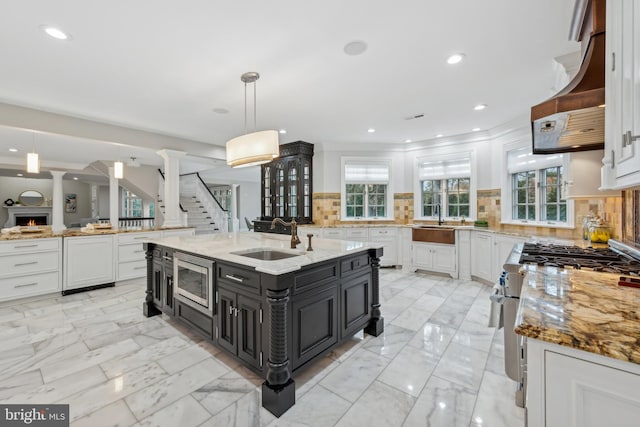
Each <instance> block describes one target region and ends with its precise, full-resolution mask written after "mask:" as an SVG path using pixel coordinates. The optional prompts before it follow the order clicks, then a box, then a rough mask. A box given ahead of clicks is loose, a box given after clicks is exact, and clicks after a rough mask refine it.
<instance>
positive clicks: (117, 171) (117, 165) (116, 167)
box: [113, 160, 124, 179]
mask: <svg viewBox="0 0 640 427" xmlns="http://www.w3.org/2000/svg"><path fill="white" fill-rule="evenodd" d="M113 177H114V178H116V179H122V178H124V164H123V163H122V162H121V161H119V160H118V161H117V162H113Z"/></svg>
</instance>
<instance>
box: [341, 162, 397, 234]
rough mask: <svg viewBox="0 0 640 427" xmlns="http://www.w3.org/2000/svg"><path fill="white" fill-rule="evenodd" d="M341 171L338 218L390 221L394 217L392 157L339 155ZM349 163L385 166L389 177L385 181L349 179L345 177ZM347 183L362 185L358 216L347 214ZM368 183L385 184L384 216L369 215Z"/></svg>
mask: <svg viewBox="0 0 640 427" xmlns="http://www.w3.org/2000/svg"><path fill="white" fill-rule="evenodd" d="M340 163H341V173H340V220H341V221H343V222H344V221H390V220H393V219H394V217H393V215H394V206H393V186H392V185H393V168H392V159H391V158H387V157H341V158H340ZM349 164H362V165H371V166H385V167H386V168H387V169H388V172H389V178H388V180H387V181H386V182H383V181H358V180H349V181H347V179H346V177H345V172H346V166H347V165H349ZM347 184H356V185H358V184H362V185H364V193H363V203H362V210H363V215H362V216H358V217H348V216H347ZM369 185H385V186H386V194H385V197H384V202H385V207H384V209H385V215H384V216H369V205H368V199H369V194H368V188H367V187H368V186H369ZM378 206H379V205H378Z"/></svg>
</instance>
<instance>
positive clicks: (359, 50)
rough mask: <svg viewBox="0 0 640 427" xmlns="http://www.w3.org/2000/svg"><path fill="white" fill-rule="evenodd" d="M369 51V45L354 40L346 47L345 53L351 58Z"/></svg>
mask: <svg viewBox="0 0 640 427" xmlns="http://www.w3.org/2000/svg"><path fill="white" fill-rule="evenodd" d="M366 50H367V44H366V43H365V42H363V41H362V40H354V41H352V42H349V43H347V44H346V45H344V53H346V54H347V55H350V56H356V55H362V54H363V53H364V52H365V51H366Z"/></svg>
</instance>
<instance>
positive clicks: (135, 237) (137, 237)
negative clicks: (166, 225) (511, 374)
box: [118, 231, 162, 246]
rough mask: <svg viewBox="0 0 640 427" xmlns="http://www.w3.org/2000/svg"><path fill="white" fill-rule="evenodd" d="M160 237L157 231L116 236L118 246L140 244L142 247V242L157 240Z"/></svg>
mask: <svg viewBox="0 0 640 427" xmlns="http://www.w3.org/2000/svg"><path fill="white" fill-rule="evenodd" d="M161 236H162V235H161V233H160V232H159V231H149V232H135V233H121V234H118V244H120V245H122V244H128V243H140V244H141V246H142V242H143V241H145V240H153V239H159V238H160V237H161Z"/></svg>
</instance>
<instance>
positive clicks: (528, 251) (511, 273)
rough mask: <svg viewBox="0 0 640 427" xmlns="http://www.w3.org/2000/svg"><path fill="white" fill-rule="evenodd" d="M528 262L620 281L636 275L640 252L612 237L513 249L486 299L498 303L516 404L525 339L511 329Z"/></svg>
mask: <svg viewBox="0 0 640 427" xmlns="http://www.w3.org/2000/svg"><path fill="white" fill-rule="evenodd" d="M528 263H533V264H537V265H539V266H547V267H556V268H566V269H569V268H573V269H583V270H590V271H594V272H607V273H616V274H620V275H621V282H623V281H624V280H623V279H624V277H625V276H629V277H631V278H632V280H633V279H635V278H636V277H638V276H640V251H638V250H637V249H635V248H632V247H630V246H627V245H625V244H623V243H621V242H618V241H615V240H609V247H608V248H592V247H588V248H581V247H579V246H564V245H555V244H541V243H525V244H524V245H522V244H520V245H516V246H515V247H514V248H513V250H512V251H511V254H510V255H509V257H508V258H507V260H506V262H505V264H504V266H503V268H504V272H503V273H502V276H501V277H500V280H499V281H498V283H496V285H495V286H494V287H493V290H492V293H491V297H490V298H491V301H493V302H494V303H495V304H499V306H500V319H501V320H502V322H501V323H502V324H503V325H504V352H505V355H504V363H505V373H506V374H507V376H508V377H509V378H511V379H512V380H514V381H515V382H516V394H515V402H516V405H518V406H520V407H524V405H525V400H526V384H527V360H526V355H527V351H526V346H527V341H526V338H524V337H522V336H520V335H517V334H516V333H515V331H514V328H515V319H516V313H517V311H518V303H519V299H520V293H521V290H522V282H523V278H524V274H523V273H521V272H520V270H521V267H522V265H523V264H528ZM500 326H502V325H500Z"/></svg>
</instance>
